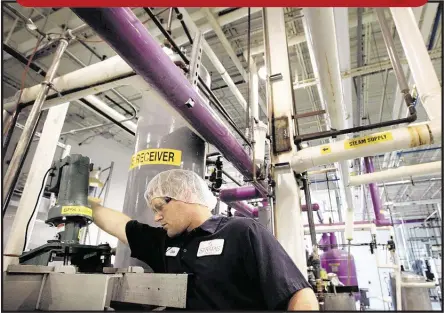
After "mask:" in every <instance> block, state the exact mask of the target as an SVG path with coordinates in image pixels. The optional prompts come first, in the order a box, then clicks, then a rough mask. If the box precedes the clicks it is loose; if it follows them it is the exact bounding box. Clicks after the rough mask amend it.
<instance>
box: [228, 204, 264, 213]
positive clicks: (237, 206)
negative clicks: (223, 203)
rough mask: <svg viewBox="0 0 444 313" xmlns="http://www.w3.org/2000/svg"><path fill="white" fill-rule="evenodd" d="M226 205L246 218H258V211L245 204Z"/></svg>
mask: <svg viewBox="0 0 444 313" xmlns="http://www.w3.org/2000/svg"><path fill="white" fill-rule="evenodd" d="M227 205H229V206H230V207H232V208H233V209H235V210H236V211H237V212H239V213H240V214H242V215H244V216H246V217H258V213H259V211H258V209H256V208H253V207H252V206H250V205H248V204H246V203H245V202H240V201H239V202H229V203H227Z"/></svg>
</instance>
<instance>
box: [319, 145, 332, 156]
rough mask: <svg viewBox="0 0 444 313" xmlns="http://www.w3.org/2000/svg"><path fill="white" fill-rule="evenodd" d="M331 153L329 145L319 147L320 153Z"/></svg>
mask: <svg viewBox="0 0 444 313" xmlns="http://www.w3.org/2000/svg"><path fill="white" fill-rule="evenodd" d="M329 153H331V147H330V146H322V147H321V155H324V154H329Z"/></svg>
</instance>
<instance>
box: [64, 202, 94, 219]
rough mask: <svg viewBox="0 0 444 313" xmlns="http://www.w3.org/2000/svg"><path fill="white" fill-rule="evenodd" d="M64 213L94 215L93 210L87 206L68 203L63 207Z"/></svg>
mask: <svg viewBox="0 0 444 313" xmlns="http://www.w3.org/2000/svg"><path fill="white" fill-rule="evenodd" d="M62 214H63V215H77V214H82V215H87V216H90V217H92V210H91V209H90V208H88V207H86V206H76V205H67V206H63V207H62Z"/></svg>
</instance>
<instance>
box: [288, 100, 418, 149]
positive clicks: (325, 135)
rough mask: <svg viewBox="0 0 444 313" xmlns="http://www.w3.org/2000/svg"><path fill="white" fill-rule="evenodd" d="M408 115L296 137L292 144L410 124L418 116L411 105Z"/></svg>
mask: <svg viewBox="0 0 444 313" xmlns="http://www.w3.org/2000/svg"><path fill="white" fill-rule="evenodd" d="M408 96H410V94H408ZM412 102H413V101H412ZM409 113H410V114H409V116H408V117H406V118H401V119H398V120H394V121H385V122H381V123H375V124H372V125H365V126H357V127H352V128H347V129H342V130H327V131H324V132H318V133H312V134H307V135H300V136H296V137H295V139H294V143H295V144H296V145H298V144H300V143H301V142H303V141H310V140H316V139H322V138H328V137H333V138H335V137H337V136H340V135H345V134H350V133H356V132H361V131H364V130H371V129H376V128H382V127H388V126H394V125H399V124H403V123H412V122H414V121H416V119H417V118H418V116H417V113H416V109H415V107H414V106H413V105H410V106H409Z"/></svg>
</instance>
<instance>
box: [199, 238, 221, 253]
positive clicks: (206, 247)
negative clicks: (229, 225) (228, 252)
mask: <svg viewBox="0 0 444 313" xmlns="http://www.w3.org/2000/svg"><path fill="white" fill-rule="evenodd" d="M223 249H224V239H214V240H209V241H202V242H201V243H200V244H199V249H198V250H197V257H201V256H206V255H221V254H222V250H223Z"/></svg>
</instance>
